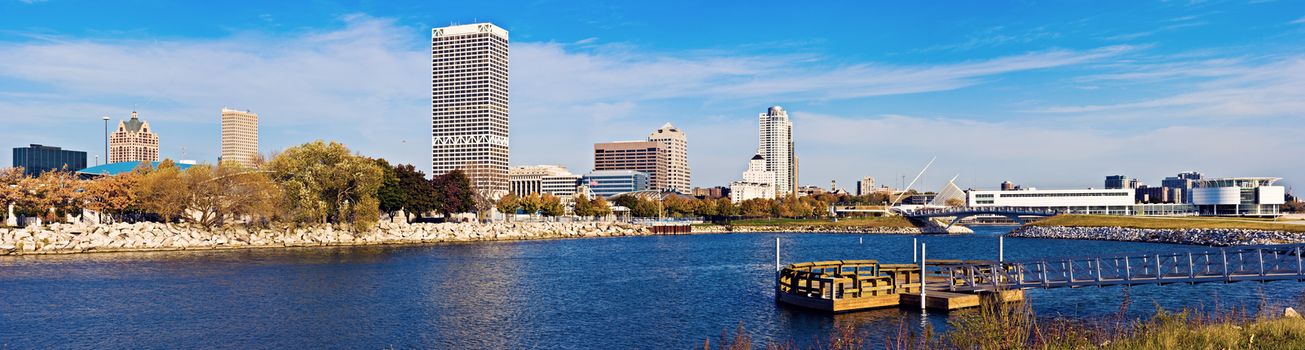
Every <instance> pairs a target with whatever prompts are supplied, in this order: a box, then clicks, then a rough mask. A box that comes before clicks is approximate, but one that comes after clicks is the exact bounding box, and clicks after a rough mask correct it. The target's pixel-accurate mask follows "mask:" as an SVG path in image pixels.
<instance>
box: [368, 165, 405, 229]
mask: <svg viewBox="0 0 1305 350" xmlns="http://www.w3.org/2000/svg"><path fill="white" fill-rule="evenodd" d="M373 161H374V162H376V166H377V167H379V168H381V187H380V188H378V189H376V200H377V202H378V203H380V204H379V207H380V210H381V212H382V213H386V214H389V215H390V216H393V215H394V214H396V213H398V212H399V210H401V209H403V208H404V206H406V205H407V204H408V201H409V199H408V196H409V193H408V192H406V191H404V188H403V187H402V184H401V183H400V182H399V174H398V171H397V169H395V167H393V166H390V162H388V161H386V160H385V158H377V159H376V160H373ZM404 219H405V220H406V219H407V218H404Z"/></svg>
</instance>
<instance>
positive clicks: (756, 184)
mask: <svg viewBox="0 0 1305 350" xmlns="http://www.w3.org/2000/svg"><path fill="white" fill-rule="evenodd" d="M766 163H767V162H766V158H765V157H762V156H761V155H760V154H758V155H754V156H752V159H749V160H748V170H745V171H744V172H743V181H735V182H731V183H730V201H733V202H734V203H739V202H742V201H746V200H749V199H753V198H762V199H772V198H775V196H776V192H775V189H776V187H775V181H776V176H775V172H774V171H770V170H767V169H766Z"/></svg>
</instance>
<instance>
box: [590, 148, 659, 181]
mask: <svg viewBox="0 0 1305 350" xmlns="http://www.w3.org/2000/svg"><path fill="white" fill-rule="evenodd" d="M669 153H670V152H669V150H668V148H667V147H666V145H665V144H663V143H661V142H657V141H616V142H602V143H595V144H594V171H606V170H634V171H638V172H641V173H644V174H645V175H647V176H648V186H649V187H648V188H651V189H654V190H666V189H670V186H669V182H668V181H667V173H668V170H667V169H668V164H667V160H668V159H670V156H669V155H668V154H669Z"/></svg>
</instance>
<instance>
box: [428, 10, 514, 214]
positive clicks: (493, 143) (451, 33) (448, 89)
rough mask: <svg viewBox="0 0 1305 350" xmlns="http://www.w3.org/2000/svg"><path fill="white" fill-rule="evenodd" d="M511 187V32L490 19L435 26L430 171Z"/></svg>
mask: <svg viewBox="0 0 1305 350" xmlns="http://www.w3.org/2000/svg"><path fill="white" fill-rule="evenodd" d="M454 170H462V171H463V172H465V173H466V174H467V177H468V179H470V181H471V184H472V186H473V187H475V188H476V190H477V191H478V192H481V193H482V194H485V195H488V196H491V197H497V196H500V195H502V194H504V193H507V192H508V32H507V31H506V30H503V28H499V27H498V26H496V25H493V24H490V23H477V24H468V25H457V26H450V27H443V28H434V29H432V30H431V174H432V175H434V176H439V175H444V174H446V173H449V172H451V171H454Z"/></svg>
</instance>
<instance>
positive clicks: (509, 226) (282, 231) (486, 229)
mask: <svg viewBox="0 0 1305 350" xmlns="http://www.w3.org/2000/svg"><path fill="white" fill-rule="evenodd" d="M651 234H653V233H652V231H651V230H649V229H648V228H646V227H644V226H639V225H632V224H624V223H606V222H576V223H557V222H529V223H491V224H478V223H442V224H405V223H390V222H381V223H380V224H377V226H376V227H375V228H373V229H371V230H369V231H365V232H354V231H352V230H346V229H337V228H336V227H334V226H320V227H299V228H291V227H282V228H250V227H243V226H237V227H223V228H214V229H210V228H207V227H199V226H187V225H165V224H159V223H136V224H125V223H119V224H108V225H99V224H51V225H47V226H32V227H27V228H0V255H20V254H68V253H82V252H112V251H150V250H189V249H227V248H257V247H311V246H337V245H374V244H415V243H440V242H472V241H502V240H528V239H550V238H572V237H608V236H639V235H651Z"/></svg>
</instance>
